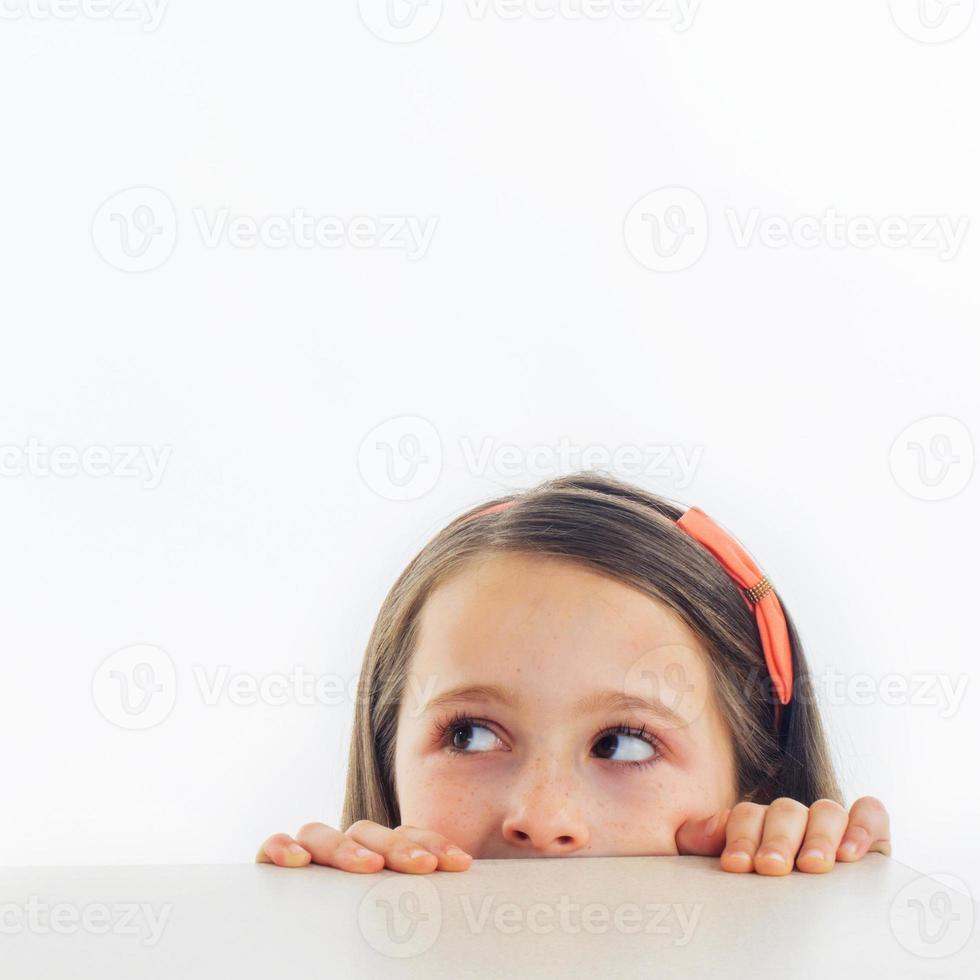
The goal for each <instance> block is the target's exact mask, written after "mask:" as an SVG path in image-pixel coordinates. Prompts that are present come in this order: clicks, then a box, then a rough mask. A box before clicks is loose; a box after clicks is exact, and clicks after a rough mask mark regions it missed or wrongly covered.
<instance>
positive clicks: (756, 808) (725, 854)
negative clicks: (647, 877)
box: [676, 796, 891, 875]
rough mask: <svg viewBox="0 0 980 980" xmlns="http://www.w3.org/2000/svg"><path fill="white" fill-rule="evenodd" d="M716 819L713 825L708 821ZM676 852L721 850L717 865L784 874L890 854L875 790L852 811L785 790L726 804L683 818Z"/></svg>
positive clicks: (725, 868) (885, 819)
mask: <svg viewBox="0 0 980 980" xmlns="http://www.w3.org/2000/svg"><path fill="white" fill-rule="evenodd" d="M712 822H714V826H712ZM676 844H677V851H678V853H679V854H701V855H705V856H711V857H714V856H718V855H721V870H722V871H733V872H746V871H755V872H757V873H758V874H763V875H785V874H789V872H790V871H792V870H793V867H794V863H795V866H796V868H797V869H798V870H799V871H807V872H810V873H812V874H821V873H823V872H825V871H830V870H831V869H832V868H833V867H834V864H835V863H836V862H837V861H847V862H850V861H859V860H860V859H861V858H862V857H864V855H865V854H868V853H870V852H871V851H877V852H878V853H880V854H885V855H888V854H891V841H890V839H889V827H888V811H887V810H885V807H884V805H883V804H882V802H881V801H880V800H878V799H875V797H873V796H862V797H861V798H860V799H858V800H855V801H854V804H853V805H852V806H851V809H850V813H848V811H847V810H845V809H844V807H842V806H841V805H840V804H839V803H837V802H836V801H835V800H817V801H816V802H815V803H814V804H813V805H812V806H810V807H807V806H805V805H804V804H802V803H800V802H799V801H797V800H792V799H790V798H789V797H786V796H783V797H780V798H779V799H778V800H773V802H772V803H770V804H769V805H768V806H763V805H762V804H761V803H748V802H742V803H736V804H735V806H734V807H733V808H732V809H730V810H725V811H724V812H722V813H721V814H716V815H715V816H712V817H706V818H703V819H700V820H690V821H688V822H687V823H685V824H684V825H683V826H682V827H681V828H680V829H679V830H678V831H677V835H676Z"/></svg>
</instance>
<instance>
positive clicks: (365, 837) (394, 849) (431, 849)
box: [255, 820, 473, 875]
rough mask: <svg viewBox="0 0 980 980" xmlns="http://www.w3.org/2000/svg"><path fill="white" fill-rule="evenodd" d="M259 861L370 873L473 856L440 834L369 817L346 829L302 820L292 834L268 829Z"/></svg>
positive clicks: (437, 865) (419, 869)
mask: <svg viewBox="0 0 980 980" xmlns="http://www.w3.org/2000/svg"><path fill="white" fill-rule="evenodd" d="M255 860H256V861H257V862H258V863H260V864H277V865H279V867H280V868H302V867H304V866H305V865H307V864H310V863H311V862H312V863H313V864H323V865H326V866H328V867H331V868H339V869H340V870H341V871H351V872H354V873H356V874H370V873H371V872H373V871H381V870H382V868H390V869H391V870H392V871H402V872H404V873H405V874H419V875H424V874H429V873H430V872H432V871H465V870H466V869H467V868H468V867H469V866H470V864H471V863H472V861H473V858H472V857H471V856H470V855H469V854H467V853H466V852H465V851H464V850H462V849H461V848H459V847H456V845H455V844H452V843H451V842H450V841H448V840H447V839H446V838H445V837H443V836H442V834H437V833H435V831H432V830H420V829H419V828H418V827H406V826H405V825H404V824H402V825H401V826H398V827H395V829H394V830H392V829H391V828H390V827H382V826H381V824H378V823H374V822H372V821H370V820H358V821H357V822H356V823H352V824H351V825H350V826H349V827H348V828H347V832H346V833H341V831H339V830H334V828H333V827H328V826H327V825H326V824H325V823H307V824H303V826H302V827H300V829H299V832H298V833H297V834H296V838H295V839H293V838H292V837H290V836H289V835H288V834H273V835H272V837H270V838H269V839H268V840H267V841H266V842H265V843H264V844H263V845H262V847H261V848H259V853H258V854H257V855H256V857H255Z"/></svg>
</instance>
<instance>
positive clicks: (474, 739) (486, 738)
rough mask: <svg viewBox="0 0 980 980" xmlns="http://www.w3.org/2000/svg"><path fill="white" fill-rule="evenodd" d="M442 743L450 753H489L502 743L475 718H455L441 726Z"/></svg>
mask: <svg viewBox="0 0 980 980" xmlns="http://www.w3.org/2000/svg"><path fill="white" fill-rule="evenodd" d="M440 731H441V742H442V744H443V745H444V746H445V747H446V748H447V749H448V750H449V751H450V752H458V753H462V752H465V753H467V754H474V753H476V752H489V751H491V750H492V749H493V748H494V747H495V746H496V745H497V744H498V743H499V741H500V739H499V738H497V736H496V735H495V734H494V732H493V731H492V730H491V729H490V728H488V727H487V726H486V725H482V724H480V722H479V721H477V719H475V718H453V719H452V720H450V721H449V722H448V723H447V724H445V725H443V726H441V730H440Z"/></svg>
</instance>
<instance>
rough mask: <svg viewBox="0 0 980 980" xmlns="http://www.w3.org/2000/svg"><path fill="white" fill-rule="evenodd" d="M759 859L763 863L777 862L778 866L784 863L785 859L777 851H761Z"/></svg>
mask: <svg viewBox="0 0 980 980" xmlns="http://www.w3.org/2000/svg"><path fill="white" fill-rule="evenodd" d="M759 857H760V858H761V859H762V860H764V861H778V862H779V863H780V864H785V863H786V858H785V857H783V855H782V854H780V853H779V851H763V852H762V853H761V854H760V855H759Z"/></svg>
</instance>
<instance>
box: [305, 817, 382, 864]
mask: <svg viewBox="0 0 980 980" xmlns="http://www.w3.org/2000/svg"><path fill="white" fill-rule="evenodd" d="M296 839H297V840H298V841H299V842H300V844H302V845H303V847H305V848H306V849H307V850H308V851H309V852H310V855H311V857H312V858H313V863H314V864H322V865H325V866H327V867H331V868H340V869H341V870H342V871H353V872H356V873H359V874H370V873H371V872H373V871H380V870H381V869H382V868H383V867H384V866H385V862H384V858H383V857H382V856H381V855H380V854H377V853H375V852H374V851H373V850H371V849H370V848H367V847H362V846H361V845H360V844H359V843H358V842H357V841H353V840H351V839H350V837H348V836H347V835H346V834H342V833H341V832H340V831H339V830H337V829H336V828H334V827H328V826H327V825H326V824H325V823H305V824H303V826H302V827H300V828H299V831H298V832H297V834H296Z"/></svg>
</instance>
